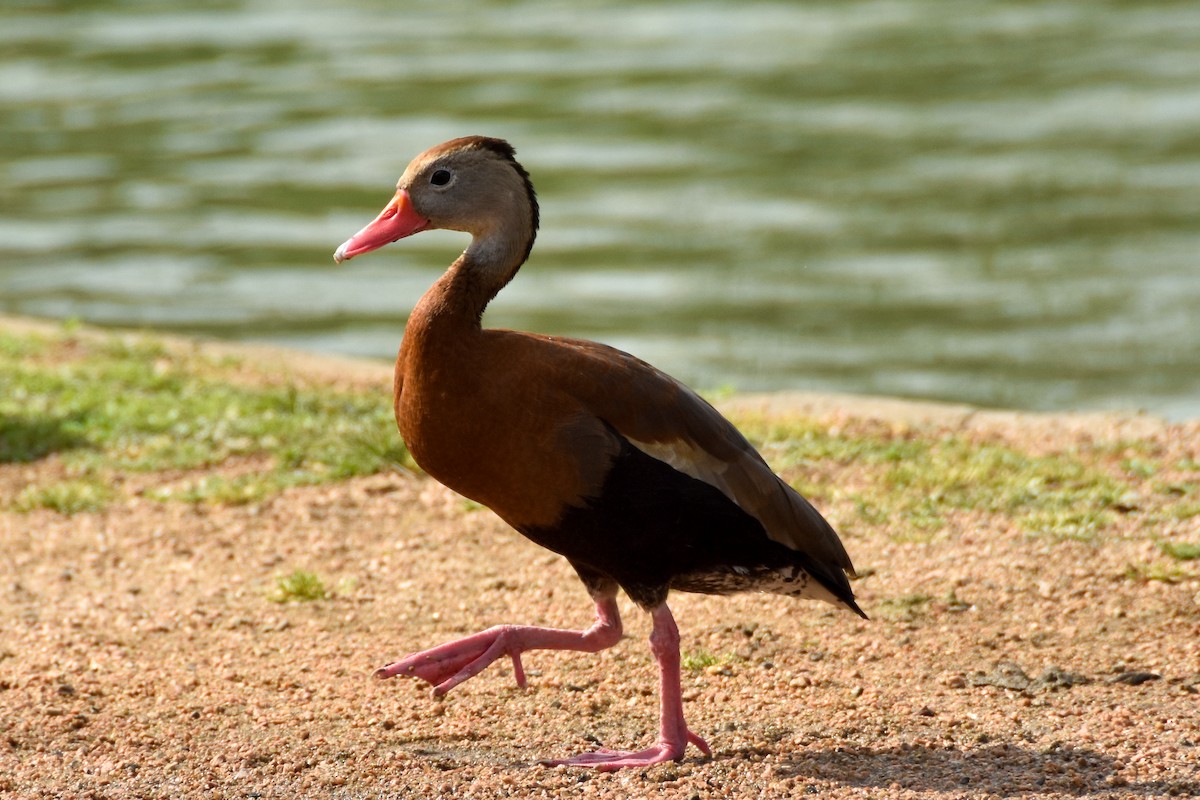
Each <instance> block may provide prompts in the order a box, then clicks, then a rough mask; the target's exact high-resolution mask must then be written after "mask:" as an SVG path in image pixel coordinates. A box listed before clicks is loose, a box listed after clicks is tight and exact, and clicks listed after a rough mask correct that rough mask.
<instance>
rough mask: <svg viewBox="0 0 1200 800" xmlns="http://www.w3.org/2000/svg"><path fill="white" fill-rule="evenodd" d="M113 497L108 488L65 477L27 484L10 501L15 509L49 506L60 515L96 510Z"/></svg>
mask: <svg viewBox="0 0 1200 800" xmlns="http://www.w3.org/2000/svg"><path fill="white" fill-rule="evenodd" d="M112 498H113V492H112V490H111V489H110V488H109V487H108V486H106V485H105V484H103V483H100V482H99V481H95V480H69V481H57V482H55V483H48V484H46V485H44V486H37V485H34V486H28V487H26V488H25V489H24V490H23V491H22V492H21V493H20V494H18V495H17V497H16V499H15V500H14V501H13V508H15V509H16V510H18V511H30V510H32V509H35V508H49V509H53V510H54V511H57V512H59V513H60V514H77V513H79V512H81V511H100V510H101V509H103V508H104V507H106V506H107V505H108V504H109V502H110V501H111V500H112Z"/></svg>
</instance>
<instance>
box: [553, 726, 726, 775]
mask: <svg viewBox="0 0 1200 800" xmlns="http://www.w3.org/2000/svg"><path fill="white" fill-rule="evenodd" d="M689 743H690V744H694V745H696V747H699V748H700V750H701V752H703V753H704V755H706V756H711V755H712V750H711V749H710V748H709V746H708V742H706V741H704V740H703V739H701V738H700V737H699V736H697V735H696V734H694V733H692V732H691V731H687V741H684V742H667V741H660V742H658V743H657V744H656V745H654V746H653V747H647V748H646V749H645V750H639V751H637V752H633V751H628V750H609V749H608V748H607V747H602V748H600V749H599V750H597V751H595V752H594V753H580V754H579V755H577V756H573V757H571V758H563V759H558V760H554V761H541V762H539V763H541V764H545V765H546V766H548V767H556V766H559V765H560V764H562V765H565V766H568V767H595V768H596V769H598V770H600V771H601V772H609V771H612V770H617V769H623V768H625V767H648V766H651V765H652V764H661V763H663V762H664V761H681V760H683V753H684V751H685V750H686V749H687V746H688V744H689Z"/></svg>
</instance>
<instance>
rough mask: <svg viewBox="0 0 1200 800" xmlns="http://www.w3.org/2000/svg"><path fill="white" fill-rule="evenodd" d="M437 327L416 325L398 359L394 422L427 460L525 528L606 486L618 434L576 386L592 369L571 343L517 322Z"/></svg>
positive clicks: (434, 470) (425, 465) (458, 487)
mask: <svg viewBox="0 0 1200 800" xmlns="http://www.w3.org/2000/svg"><path fill="white" fill-rule="evenodd" d="M430 334H431V332H430V331H428V330H424V329H422V328H421V327H420V326H415V329H414V326H413V325H411V324H410V326H409V330H407V331H406V332H405V338H404V345H403V346H402V347H401V350H400V357H399V359H398V361H397V364H396V388H397V396H396V398H395V405H396V422H397V425H398V426H399V429H400V435H401V436H402V437H403V438H404V441H405V444H407V446H408V449H409V452H410V453H411V454H412V456H413V459H414V460H416V462H417V463H418V464H419V465H420V466H421V468H422V469H424V470H425V471H426V472H427V473H429V474H430V475H431V476H432V477H434V478H435V479H437V480H438V481H440V482H441V483H444V484H445V485H446V486H449V487H450V488H451V489H454V490H455V491H456V492H458V493H460V494H462V495H464V496H466V497H468V498H470V499H472V500H474V501H476V502H478V503H482V504H483V505H485V506H487V507H489V508H491V509H492V510H493V511H495V512H496V513H497V514H498V515H499V516H500V517H501V518H502V519H504V520H505V521H506V522H508V523H509V524H510V525H512V526H513V527H516V528H518V529H522V528H528V527H544V526H552V525H554V524H555V523H556V522H558V520H559V519H560V518H561V517H562V516H563V514H564V513H565V512H566V510H567V509H568V508H570V507H571V506H578V505H580V504H582V502H583V500H584V498H586V497H589V496H593V495H594V494H595V493H596V492H598V491H599V489H600V486H601V485H602V484H603V482H604V476H605V475H606V474H607V471H608V469H609V467H610V465H611V463H612V460H613V458H614V457H615V455H616V453H617V451H618V449H619V442H618V441H617V440H616V438H615V436H614V435H613V434H612V433H611V431H610V430H609V429H608V428H606V426H605V425H604V423H603V422H602V421H601V420H599V419H598V418H597V417H596V416H595V415H593V414H591V413H589V411H588V409H587V408H586V407H585V406H584V404H583V402H582V401H581V400H580V399H579V397H578V396H577V394H576V393H574V392H572V391H571V385H572V384H573V383H575V382H576V381H578V380H579V379H580V378H581V377H585V376H581V375H579V374H578V371H577V370H573V368H572V365H571V363H570V362H571V359H570V358H569V356H570V352H569V350H568V351H564V349H563V348H562V347H561V346H557V345H558V343H557V342H556V341H555V340H554V339H552V338H551V337H544V336H537V335H533V334H525V333H519V332H515V331H505V330H480V329H476V330H475V331H472V332H470V333H462V332H460V333H459V334H458V335H456V336H454V337H439V336H436V335H430ZM577 366H578V365H576V367H577Z"/></svg>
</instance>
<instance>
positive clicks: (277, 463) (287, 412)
mask: <svg viewBox="0 0 1200 800" xmlns="http://www.w3.org/2000/svg"><path fill="white" fill-rule="evenodd" d="M240 366H241V365H240V364H239V363H238V362H237V361H236V360H233V359H228V358H221V359H213V358H208V357H205V356H203V355H201V354H199V353H198V352H184V353H180V352H178V351H176V350H172V349H169V348H167V347H165V346H164V345H163V344H162V343H161V342H158V341H156V340H154V339H153V338H146V337H142V338H138V339H135V340H132V341H130V340H127V339H124V338H118V337H115V336H114V337H107V338H103V337H101V338H97V337H81V336H76V335H74V334H72V333H71V332H69V331H64V332H62V333H60V334H58V335H55V336H47V337H36V336H26V335H22V336H15V335H12V334H6V333H0V463H29V462H35V461H38V460H41V459H44V458H46V457H49V456H52V455H54V456H58V457H59V458H61V460H62V462H63V466H64V467H65V470H66V472H67V473H68V474H69V475H70V476H71V479H72V480H71V482H70V483H66V484H63V485H62V486H59V487H54V486H44V487H40V488H37V489H30V490H26V491H25V492H22V493H21V495H20V496H19V497H16V498H0V505H2V506H7V507H9V508H14V509H17V510H28V509H31V508H36V507H47V508H54V509H56V510H59V511H62V512H64V513H73V512H77V511H87V510H95V509H97V508H101V507H103V506H104V505H105V504H106V503H107V502H109V501H111V500H112V499H114V498H115V496H116V494H115V493H114V492H112V491H105V490H103V488H104V487H107V486H112V485H114V484H115V483H116V480H115V478H116V477H117V476H119V475H121V474H127V473H148V472H160V471H166V472H184V473H186V472H188V471H200V470H204V469H207V468H211V467H215V466H218V465H221V464H225V463H229V462H231V461H233V460H235V459H240V460H243V461H247V462H251V463H254V464H256V465H257V464H261V467H260V468H257V469H255V470H253V471H252V472H250V473H248V474H240V475H239V477H236V478H230V479H226V478H222V477H219V476H214V475H206V476H201V477H197V478H196V479H195V480H194V481H192V482H191V483H190V484H189V485H188V486H187V488H185V489H183V490H168V489H154V490H150V491H149V492H148V494H149V495H150V496H154V497H160V498H162V499H169V498H177V499H183V500H187V501H190V502H202V501H203V502H248V501H252V500H256V499H259V498H262V497H265V496H268V495H270V494H273V493H276V492H278V491H280V490H282V489H283V488H286V487H288V486H295V485H303V484H313V483H321V482H325V481H335V480H341V479H344V478H349V477H354V476H358V475H367V474H372V473H376V472H380V471H383V470H386V469H390V468H394V467H396V466H404V467H411V466H413V464H412V462H411V460H410V459H409V457H408V454H407V451H406V450H405V449H404V447H403V443H402V442H401V441H400V438H399V435H398V434H397V433H396V430H395V424H394V422H393V420H392V411H391V406H390V402H389V399H390V398H389V397H388V396H387V393H386V391H383V392H370V393H366V392H362V393H353V392H342V391H334V390H332V389H327V388H320V387H304V386H298V385H297V384H295V383H294V382H287V381H284V382H280V380H279V376H274V377H273V378H271V379H268V378H263V379H261V380H257V381H255V380H248V379H246V376H245V374H242V373H244V372H245V371H244V370H242V371H241V372H239V367H240Z"/></svg>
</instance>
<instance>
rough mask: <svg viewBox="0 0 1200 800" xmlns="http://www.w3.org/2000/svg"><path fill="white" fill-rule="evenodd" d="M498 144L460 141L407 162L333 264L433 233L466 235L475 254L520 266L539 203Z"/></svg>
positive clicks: (511, 153)
mask: <svg viewBox="0 0 1200 800" xmlns="http://www.w3.org/2000/svg"><path fill="white" fill-rule="evenodd" d="M515 155H516V151H515V150H514V149H513V147H512V145H510V144H509V143H508V142H506V141H504V140H503V139H492V138H489V137H486V136H467V137H464V138H461V139H452V140H451V141H449V142H445V143H443V144H439V145H438V146H437V147H432V148H430V149H429V150H426V151H425V152H424V153H422V154H421V155H419V156H417V157H416V158H415V159H413V161H412V163H410V164H409V165H408V168H407V169H406V170H404V174H403V175H401V176H400V180H399V182H398V183H397V184H396V194H395V196H394V197H392V199H391V201H390V202H389V203H388V204H387V205H386V206H385V207H384V209H383V211H382V212H380V214H379V216H377V217H376V218H375V219H374V220H372V221H371V223H370V224H368V225H367V226H366V227H365V228H363V229H362V230H361V231H359V232H358V233H356V234H354V235H353V236H351V237H350V238H349V239H347V240H346V241H345V242H344V243H343V244H342V246H341V247H339V248H338V249H337V252H335V253H334V254H333V260H334V261H336V262H338V263H339V264H340V263H341V262H343V261H346V260H348V259H351V258H354V257H355V256H358V255H362V254H363V253H369V252H370V251H372V250H377V249H378V248H380V247H383V246H384V245H386V244H390V243H392V242H394V241H396V240H397V239H403V238H404V237H406V236H412V235H413V234H414V233H419V232H420V231H424V230H430V229H434V228H442V229H446V230H454V231H464V232H466V233H469V234H471V236H472V237H473V238H472V245H471V247H470V248H468V253H470V252H471V251H472V250H475V251H478V253H479V254H480V256H484V255H491V256H492V257H495V258H502V257H507V259H508V260H512V259H514V258H516V259H518V260H517V265H519V264H520V262H522V261H524V260H525V258H526V257H527V256H528V255H529V250H530V249H531V248H532V247H533V239H534V236H535V235H536V234H537V226H538V205H537V197H536V195H535V194H534V191H533V185H532V184H531V183H530V182H529V173H527V172H526V171H525V168H524V167H522V166H521V165H520V164H519V163H518V162H517V161H516V159H515Z"/></svg>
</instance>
